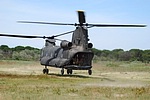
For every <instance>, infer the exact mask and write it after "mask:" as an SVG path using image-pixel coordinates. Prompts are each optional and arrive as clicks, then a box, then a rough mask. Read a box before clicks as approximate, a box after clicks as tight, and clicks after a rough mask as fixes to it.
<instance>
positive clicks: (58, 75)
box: [48, 73, 93, 78]
mask: <svg viewBox="0 0 150 100" xmlns="http://www.w3.org/2000/svg"><path fill="white" fill-rule="evenodd" d="M48 75H50V76H57V77H66V78H67V77H70V78H93V77H90V76H84V75H76V74H72V75H69V74H65V75H61V74H55V73H50V74H48Z"/></svg>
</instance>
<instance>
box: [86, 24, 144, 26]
mask: <svg viewBox="0 0 150 100" xmlns="http://www.w3.org/2000/svg"><path fill="white" fill-rule="evenodd" d="M88 26H90V27H146V25H119V24H118V25H117V24H116V25H115V24H114V25H113V24H112V25H111V24H110V25H109V24H88Z"/></svg>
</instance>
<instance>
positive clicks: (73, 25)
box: [18, 21, 75, 26]
mask: <svg viewBox="0 0 150 100" xmlns="http://www.w3.org/2000/svg"><path fill="white" fill-rule="evenodd" d="M18 22H19V23H34V24H51V25H73V26H74V25H75V24H69V23H48V22H33V21H18Z"/></svg>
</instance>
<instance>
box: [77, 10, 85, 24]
mask: <svg viewBox="0 0 150 100" xmlns="http://www.w3.org/2000/svg"><path fill="white" fill-rule="evenodd" d="M78 18H79V23H80V24H81V25H82V24H83V23H86V21H85V14H84V11H80V10H79V11H78Z"/></svg>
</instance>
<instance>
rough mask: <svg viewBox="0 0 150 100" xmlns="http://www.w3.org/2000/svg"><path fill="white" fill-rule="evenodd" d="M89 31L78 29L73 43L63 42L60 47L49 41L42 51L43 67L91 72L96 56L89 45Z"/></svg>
mask: <svg viewBox="0 0 150 100" xmlns="http://www.w3.org/2000/svg"><path fill="white" fill-rule="evenodd" d="M88 40H89V39H88V35H87V30H86V29H84V28H83V27H77V28H76V30H75V31H74V34H73V37H72V42H68V41H66V40H64V41H62V42H61V44H60V46H55V45H54V44H55V43H54V42H50V39H49V40H47V42H46V46H45V47H44V48H43V49H42V51H41V59H40V61H41V65H45V66H52V67H57V68H65V69H72V70H89V69H91V68H92V59H93V56H94V54H93V53H92V52H91V47H89V45H90V44H89V43H88Z"/></svg>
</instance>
